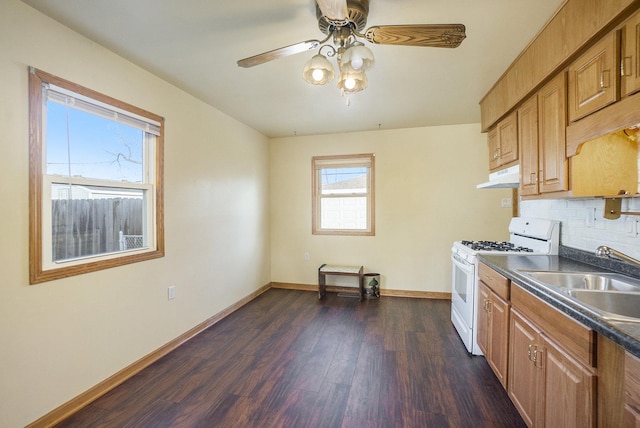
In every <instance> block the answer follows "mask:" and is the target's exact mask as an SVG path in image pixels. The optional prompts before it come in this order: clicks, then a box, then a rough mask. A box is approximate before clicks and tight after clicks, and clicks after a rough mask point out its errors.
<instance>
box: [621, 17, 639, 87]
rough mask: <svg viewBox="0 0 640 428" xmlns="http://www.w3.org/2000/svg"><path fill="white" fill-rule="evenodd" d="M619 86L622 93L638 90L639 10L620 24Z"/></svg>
mask: <svg viewBox="0 0 640 428" xmlns="http://www.w3.org/2000/svg"><path fill="white" fill-rule="evenodd" d="M621 42H622V49H621V58H620V86H621V92H622V95H623V96H624V95H630V94H632V93H634V92H637V91H638V90H640V12H638V13H636V14H635V15H633V16H632V17H631V18H629V19H628V20H627V21H626V22H625V23H624V25H623V26H622V37H621Z"/></svg>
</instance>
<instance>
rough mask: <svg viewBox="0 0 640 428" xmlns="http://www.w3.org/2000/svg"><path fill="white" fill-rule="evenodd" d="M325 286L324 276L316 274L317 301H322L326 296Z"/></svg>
mask: <svg viewBox="0 0 640 428" xmlns="http://www.w3.org/2000/svg"><path fill="white" fill-rule="evenodd" d="M325 285H326V278H325V276H324V275H322V274H318V300H322V298H323V297H324V295H325V294H326V291H325Z"/></svg>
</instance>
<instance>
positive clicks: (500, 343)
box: [488, 293, 509, 388]
mask: <svg viewBox="0 0 640 428" xmlns="http://www.w3.org/2000/svg"><path fill="white" fill-rule="evenodd" d="M490 308H491V309H490V311H489V312H490V313H489V321H490V322H489V348H490V349H489V356H490V358H489V360H488V361H489V365H490V366H491V368H492V369H493V372H494V373H495V374H496V376H497V377H498V380H499V381H500V383H502V386H504V387H505V388H506V387H507V367H508V358H507V357H508V355H509V348H508V346H509V303H508V302H506V301H504V300H502V299H501V298H500V297H498V295H496V294H495V293H491V305H490Z"/></svg>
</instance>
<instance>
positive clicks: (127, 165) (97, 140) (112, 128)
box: [46, 100, 144, 183]
mask: <svg viewBox="0 0 640 428" xmlns="http://www.w3.org/2000/svg"><path fill="white" fill-rule="evenodd" d="M46 123H47V127H46V138H47V141H46V147H47V174H50V175H63V176H76V177H77V176H80V177H87V178H97V179H103V180H115V181H129V182H133V183H141V182H143V177H144V169H143V153H144V151H143V143H144V132H143V131H141V130H140V129H137V128H134V127H131V126H127V125H124V124H122V123H118V122H115V121H112V120H109V119H105V118H102V117H100V116H96V115H93V114H90V113H87V112H85V111H82V110H78V109H75V108H73V107H71V106H66V105H63V104H59V103H57V102H53V101H51V100H49V101H47V121H46Z"/></svg>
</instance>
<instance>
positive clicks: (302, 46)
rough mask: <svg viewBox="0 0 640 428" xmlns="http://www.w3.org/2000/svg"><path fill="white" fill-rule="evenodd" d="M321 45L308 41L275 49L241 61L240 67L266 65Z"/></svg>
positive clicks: (317, 41)
mask: <svg viewBox="0 0 640 428" xmlns="http://www.w3.org/2000/svg"><path fill="white" fill-rule="evenodd" d="M320 43H321V42H320V40H307V41H304V42H300V43H296V44H294V45H289V46H285V47H283V48H278V49H274V50H272V51H269V52H263V53H261V54H258V55H254V56H250V57H249V58H244V59H241V60H239V61H238V66H239V67H244V68H248V67H253V66H254V65H260V64H264V63H265V62H269V61H273V60H274V59H278V58H283V57H285V56H289V55H295V54H297V53H300V52H307V51H309V50H311V49H314V48H317V47H318V46H320Z"/></svg>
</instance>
